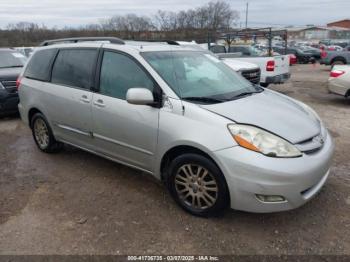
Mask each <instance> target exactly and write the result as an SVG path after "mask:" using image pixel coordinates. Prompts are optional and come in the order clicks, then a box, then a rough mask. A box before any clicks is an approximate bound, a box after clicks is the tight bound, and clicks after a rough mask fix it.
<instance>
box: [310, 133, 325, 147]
mask: <svg viewBox="0 0 350 262" xmlns="http://www.w3.org/2000/svg"><path fill="white" fill-rule="evenodd" d="M312 141H314V142H316V143H319V144H321V145H323V144H324V138H323V137H322V135H318V136H315V137H314V138H313V139H312Z"/></svg>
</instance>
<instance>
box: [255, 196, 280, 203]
mask: <svg viewBox="0 0 350 262" xmlns="http://www.w3.org/2000/svg"><path fill="white" fill-rule="evenodd" d="M256 198H257V199H259V200H260V201H261V202H270V203H271V202H272V203H274V202H284V201H286V199H285V198H284V197H283V196H271V195H256Z"/></svg>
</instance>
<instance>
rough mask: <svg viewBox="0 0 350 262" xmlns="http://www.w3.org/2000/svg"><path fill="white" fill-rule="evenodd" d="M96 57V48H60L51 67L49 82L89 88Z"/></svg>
mask: <svg viewBox="0 0 350 262" xmlns="http://www.w3.org/2000/svg"><path fill="white" fill-rule="evenodd" d="M96 59H97V50H96V49H66V50H65V49H63V50H60V51H59V53H58V55H57V58H56V61H55V64H54V66H53V68H52V78H51V82H52V83H55V84H62V85H67V86H73V87H79V88H84V89H90V87H91V86H92V81H93V76H94V74H93V70H94V65H95V63H96Z"/></svg>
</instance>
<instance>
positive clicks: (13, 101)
mask: <svg viewBox="0 0 350 262" xmlns="http://www.w3.org/2000/svg"><path fill="white" fill-rule="evenodd" d="M25 62H26V58H25V57H24V56H23V55H22V54H21V53H18V52H17V51H15V50H13V49H9V48H0V115H2V116H3V115H8V114H13V113H17V112H18V107H17V105H18V102H19V100H18V94H17V89H16V80H17V78H18V76H19V74H20V72H21V70H22V67H23V66H24V64H25Z"/></svg>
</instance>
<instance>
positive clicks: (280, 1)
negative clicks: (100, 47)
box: [0, 0, 350, 28]
mask: <svg viewBox="0 0 350 262" xmlns="http://www.w3.org/2000/svg"><path fill="white" fill-rule="evenodd" d="M226 1H227V2H229V3H230V4H231V6H232V8H233V9H235V10H237V11H239V12H240V15H241V21H240V22H241V23H242V24H244V19H245V5H246V2H247V0H226ZM248 1H249V12H250V13H249V21H250V23H249V26H252V27H253V26H267V25H275V26H279V25H281V26H283V25H305V24H317V25H323V24H326V23H328V22H330V21H334V20H339V19H343V18H350V11H349V10H350V0H248ZM207 2H208V1H207V0H41V1H40V0H0V28H4V27H5V26H6V25H7V24H8V23H16V22H19V21H27V22H35V23H40V24H41V23H44V24H45V25H47V26H49V27H53V26H57V27H59V28H61V27H64V26H74V27H77V26H79V25H83V24H88V23H96V22H98V20H99V19H102V18H107V17H110V16H112V15H115V14H126V13H136V14H139V15H141V14H142V15H152V14H154V13H155V12H156V11H157V10H158V9H162V10H171V11H178V10H186V9H189V8H195V7H198V6H201V5H203V4H205V3H207Z"/></svg>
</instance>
